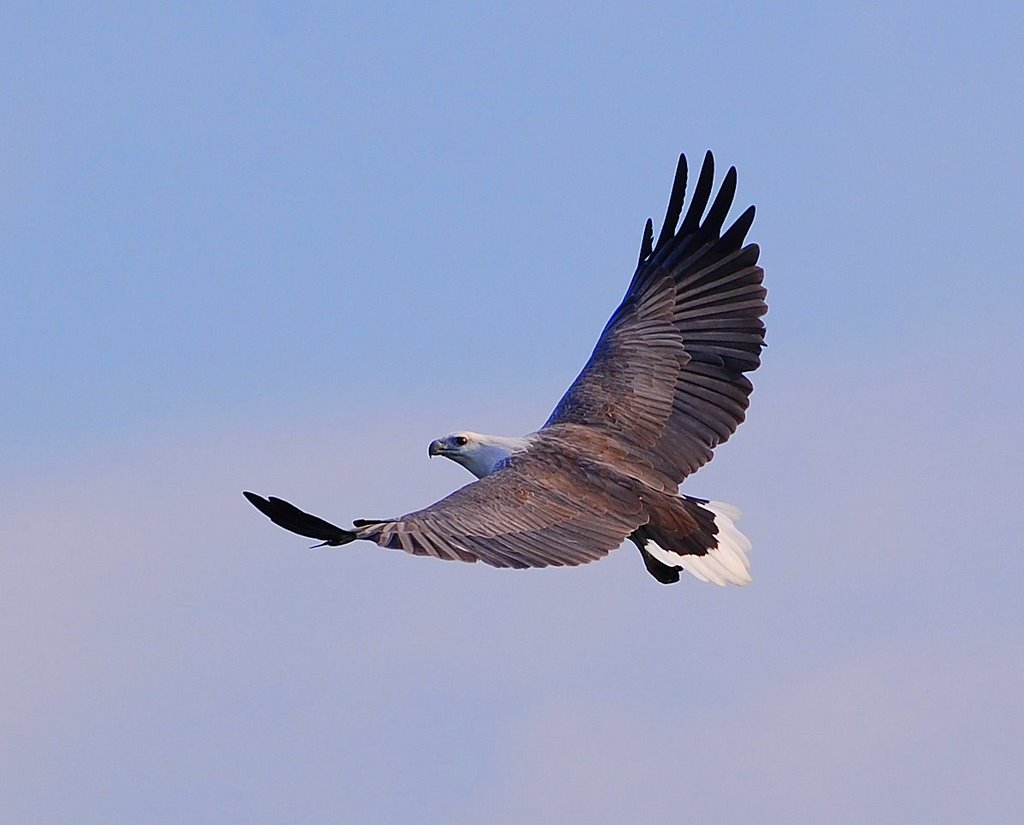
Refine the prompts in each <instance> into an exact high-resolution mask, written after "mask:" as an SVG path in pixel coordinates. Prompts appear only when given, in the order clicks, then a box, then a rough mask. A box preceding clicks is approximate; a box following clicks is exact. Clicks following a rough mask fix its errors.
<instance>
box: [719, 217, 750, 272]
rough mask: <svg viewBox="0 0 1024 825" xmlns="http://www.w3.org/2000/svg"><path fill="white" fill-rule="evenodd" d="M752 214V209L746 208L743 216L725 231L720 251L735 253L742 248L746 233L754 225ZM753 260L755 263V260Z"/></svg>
mask: <svg viewBox="0 0 1024 825" xmlns="http://www.w3.org/2000/svg"><path fill="white" fill-rule="evenodd" d="M754 212H755V210H754V207H753V206H748V207H747V208H746V210H745V211H744V212H743V214H742V215H740V216H739V217H738V218H737V219H736V220H735V222H734V223H733V225H732V226H730V227H729V228H728V229H727V230H726V231H725V234H724V235H722V241H721V243H722V249H724V250H726V251H728V252H735V251H736V250H737V249H739V248H740V247H741V246H743V241H744V240H745V239H746V237H747V233H748V232H749V231H750V227H751V225H752V224H753V223H754ZM754 260H755V261H756V260H757V259H756V258H755V259H754Z"/></svg>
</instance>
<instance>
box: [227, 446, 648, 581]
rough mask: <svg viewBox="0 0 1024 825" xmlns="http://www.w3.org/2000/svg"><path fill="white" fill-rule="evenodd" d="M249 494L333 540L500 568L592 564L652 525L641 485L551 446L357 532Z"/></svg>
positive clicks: (299, 527)
mask: <svg viewBox="0 0 1024 825" xmlns="http://www.w3.org/2000/svg"><path fill="white" fill-rule="evenodd" d="M548 446H552V445H548ZM245 497H246V498H247V499H248V500H249V501H250V502H251V503H252V504H253V505H254V506H255V507H256V508H257V509H259V510H260V511H261V512H262V513H263V514H264V515H266V516H267V517H268V518H270V519H271V521H273V522H274V523H275V524H278V525H280V526H281V527H284V528H285V529H287V530H291V531H292V532H294V533H298V534H299V535H303V536H308V537H310V538H317V539H321V540H323V541H324V543H325V544H329V545H339V544H347V543H348V542H350V541H355V540H357V539H366V540H368V541H372V542H375V543H377V544H379V545H380V546H381V547H388V548H391V549H395V550H404V551H405V552H407V553H412V554H413V555H417V556H434V557H436V558H440V559H450V560H458V561H467V562H475V561H482V562H484V563H486V564H489V565H492V566H494V567H549V566H555V567H560V566H575V565H579V564H586V563H587V562H591V561H595V560H597V559H599V558H601V557H602V556H605V555H607V554H608V553H609V552H610V551H612V550H614V549H616V548H617V547H619V546H620V545H621V544H622V542H623V541H624V540H625V539H626V537H627V536H628V535H629V534H630V533H632V532H633V531H634V530H635V529H636V528H637V527H638V526H640V525H641V524H643V523H645V522H646V521H647V515H646V513H645V508H644V505H643V502H642V499H641V495H640V492H639V485H638V484H637V483H636V482H635V481H634V480H632V479H630V478H628V477H626V476H621V475H619V474H616V473H614V472H610V471H609V470H608V468H607V467H604V466H601V465H599V464H597V463H594V462H590V461H588V460H587V459H584V458H581V457H580V456H578V455H572V454H570V453H566V452H563V451H560V450H558V449H545V448H543V447H539V448H531V449H530V450H528V451H526V452H525V453H522V454H518V455H516V456H514V457H513V458H511V459H510V460H509V461H508V462H507V464H506V466H505V467H504V468H502V469H500V470H498V471H497V472H494V473H492V474H490V475H488V476H485V477H484V478H482V479H480V480H479V481H475V482H473V483H471V484H467V485H466V486H465V487H462V488H461V489H459V490H456V491H455V492H454V493H452V494H451V495H449V496H447V497H446V498H443V499H441V500H440V501H438V502H435V503H434V504H431V505H430V506H429V507H426V508H424V509H422V510H417V511H415V512H413V513H408V514H406V515H404V516H401V517H399V518H395V519H384V520H380V521H368V520H359V521H356V522H354V525H355V526H354V528H353V529H352V530H345V529H343V528H341V527H336V526H335V525H333V524H331V523H330V522H327V521H324V520H323V519H321V518H318V517H317V516H313V515H310V514H309V513H304V512H303V511H302V510H300V509H299V508H297V507H295V506H294V505H292V504H289V503H288V502H286V501H283V500H281V499H278V498H269V499H265V498H262V497H261V496H257V495H254V494H253V493H245Z"/></svg>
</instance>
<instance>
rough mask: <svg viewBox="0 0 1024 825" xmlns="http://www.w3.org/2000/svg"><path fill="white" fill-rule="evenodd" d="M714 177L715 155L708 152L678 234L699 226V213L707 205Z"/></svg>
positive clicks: (686, 232)
mask: <svg viewBox="0 0 1024 825" xmlns="http://www.w3.org/2000/svg"><path fill="white" fill-rule="evenodd" d="M714 179H715V156H714V155H712V154H711V151H710V150H708V153H707V154H706V155H704V163H703V164H702V165H701V167H700V175H698V176H697V185H696V186H695V187H694V190H693V200H691V201H690V208H689V209H687V210H686V217H685V218H683V223H682V224H681V225H680V227H679V232H678V234H679V235H687V234H689V233H690V232H693V231H694V230H695V229H697V227H698V226H700V219H701V215H703V214H704V210H705V209H706V208H707V205H708V198H710V197H711V185H712V184H713V183H714Z"/></svg>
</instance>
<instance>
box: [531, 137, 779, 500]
mask: <svg viewBox="0 0 1024 825" xmlns="http://www.w3.org/2000/svg"><path fill="white" fill-rule="evenodd" d="M713 177H714V159H713V157H712V155H711V153H710V152H708V153H707V155H706V156H705V158H704V165H703V166H702V168H701V171H700V176H699V178H698V180H697V186H696V188H695V190H694V194H693V200H692V201H691V203H690V206H689V208H688V209H687V212H686V215H685V217H683V219H682V222H679V216H680V214H681V213H682V207H683V201H684V196H685V191H686V158H685V156H682V155H681V156H680V158H679V165H678V167H677V168H676V178H675V183H674V184H673V187H672V195H671V197H670V198H669V205H668V210H667V212H666V215H665V222H664V225H663V226H662V229H661V233H660V235H659V237H658V242H657V244H656V245H655V244H654V233H653V231H652V225H651V222H650V220H648V221H647V225H646V227H645V228H644V236H643V241H642V245H641V249H640V262H639V264H638V265H637V270H636V274H635V275H634V276H633V280H632V282H631V283H630V285H629V289H628V290H627V292H626V296H625V298H624V299H623V301H622V304H621V305H620V306H619V308H618V309H617V310H616V311H615V313H614V314H613V315H612V317H611V319H610V320H609V321H608V324H607V326H606V327H605V329H604V332H603V333H602V334H601V337H600V339H599V340H598V342H597V346H596V347H595V348H594V352H593V354H592V355H591V357H590V360H589V361H588V362H587V364H586V366H585V367H584V368H583V371H582V372H581V373H580V374H579V376H578V377H577V378H576V380H575V381H574V382H573V384H572V386H571V387H570V388H569V390H568V391H567V392H566V394H565V395H564V396H563V397H562V400H561V401H560V402H559V403H558V406H557V407H555V410H554V412H553V413H552V414H551V417H550V418H549V419H548V421H547V423H546V424H545V427H551V426H553V425H556V424H583V425H590V426H594V427H600V428H603V429H605V430H606V431H608V432H611V433H614V434H615V435H616V436H618V437H620V438H622V439H623V440H625V441H626V442H628V443H630V444H632V445H633V446H634V447H635V448H637V450H638V451H640V452H641V453H644V454H646V455H647V456H648V457H649V459H650V460H651V461H652V462H653V463H654V464H655V466H657V467H658V468H659V469H661V470H662V471H663V472H665V473H666V474H667V475H669V476H670V477H671V478H673V479H674V480H675V481H676V482H679V481H682V480H683V478H685V477H686V476H687V475H689V474H690V473H692V472H693V471H694V470H696V469H697V468H698V467H700V466H701V465H703V464H704V463H706V462H707V461H709V460H710V459H711V454H712V453H711V451H712V450H713V449H714V448H715V447H716V446H717V445H718V444H721V443H722V442H723V441H725V440H726V439H728V438H729V436H730V435H732V433H733V432H735V431H736V428H737V427H738V426H739V424H740V422H742V421H743V419H744V416H745V414H746V409H747V405H748V403H749V400H748V399H749V396H750V393H751V390H752V389H753V386H752V385H751V383H750V381H749V380H748V379H747V378H746V376H745V375H744V373H746V372H751V371H753V370H755V369H757V367H758V366H759V365H760V353H761V349H762V348H763V347H764V324H763V323H762V322H761V320H760V319H761V316H763V315H764V314H765V312H767V310H768V307H767V305H766V304H765V301H764V299H765V295H766V294H767V293H766V291H765V289H764V287H763V286H761V281H762V278H763V277H764V272H763V270H762V269H761V268H760V267H759V266H757V258H758V252H759V250H758V247H757V246H756V245H755V244H749V245H747V246H743V241H744V238H745V236H746V234H747V231H748V230H749V229H750V225H751V223H752V222H753V220H754V207H752V206H751V207H750V208H748V209H747V210H746V211H745V212H744V213H743V214H742V215H741V216H740V217H739V218H738V219H737V220H736V222H735V223H734V224H733V225H732V226H731V227H730V228H729V229H728V230H727V231H726V232H725V233H724V234H723V233H722V226H723V224H724V222H725V218H726V215H727V213H728V211H729V208H730V206H731V205H732V200H733V196H734V195H735V192H736V170H735V168H731V169H730V170H729V171H728V173H727V174H726V176H725V179H724V181H723V182H722V187H721V189H720V190H719V192H718V195H717V196H716V197H715V200H714V202H713V203H712V204H711V208H710V209H709V210H708V212H707V215H706V216H704V217H703V219H702V217H701V216H702V215H704V211H705V208H706V207H707V204H708V200H709V198H710V195H711V189H712V179H713ZM677 225H678V226H677Z"/></svg>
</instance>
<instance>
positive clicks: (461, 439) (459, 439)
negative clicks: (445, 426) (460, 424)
mask: <svg viewBox="0 0 1024 825" xmlns="http://www.w3.org/2000/svg"><path fill="white" fill-rule="evenodd" d="M455 443H456V444H457V445H458V446H460V447H465V446H466V445H467V444H468V443H469V439H468V438H466V436H464V435H457V436H455Z"/></svg>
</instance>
